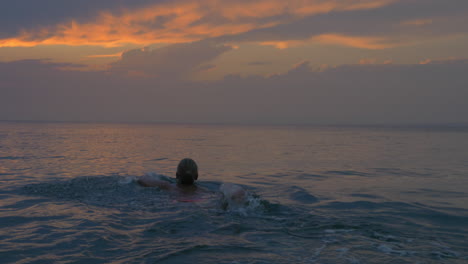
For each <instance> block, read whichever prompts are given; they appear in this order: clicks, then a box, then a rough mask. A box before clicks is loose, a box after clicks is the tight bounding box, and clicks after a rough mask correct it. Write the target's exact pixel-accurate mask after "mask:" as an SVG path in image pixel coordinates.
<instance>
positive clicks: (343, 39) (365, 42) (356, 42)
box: [260, 34, 398, 50]
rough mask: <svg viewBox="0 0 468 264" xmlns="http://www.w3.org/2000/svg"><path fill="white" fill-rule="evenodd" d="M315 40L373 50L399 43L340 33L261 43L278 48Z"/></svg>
mask: <svg viewBox="0 0 468 264" xmlns="http://www.w3.org/2000/svg"><path fill="white" fill-rule="evenodd" d="M313 42H319V43H323V44H334V45H342V46H348V47H354V48H361V49H371V50H377V49H386V48H391V47H395V46H397V45H398V44H395V43H391V42H390V41H389V40H388V39H386V38H381V37H355V36H346V35H340V34H322V35H318V36H315V37H312V38H309V39H305V40H289V41H265V42H261V43H260V45H268V46H274V47H276V48H278V49H286V48H289V47H294V46H300V45H305V44H309V43H313Z"/></svg>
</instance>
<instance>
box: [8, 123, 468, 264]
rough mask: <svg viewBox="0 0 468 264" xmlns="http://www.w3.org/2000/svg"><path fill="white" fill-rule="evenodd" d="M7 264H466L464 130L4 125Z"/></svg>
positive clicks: (467, 146) (467, 150)
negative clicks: (148, 180) (177, 187)
mask: <svg viewBox="0 0 468 264" xmlns="http://www.w3.org/2000/svg"><path fill="white" fill-rule="evenodd" d="M186 157H189V158H192V159H194V160H195V161H196V162H197V164H198V168H199V179H198V181H197V188H199V190H202V191H201V192H195V193H191V194H190V193H189V194H181V193H177V192H171V191H167V190H161V189H159V188H158V187H143V186H140V185H139V184H138V183H137V179H138V177H140V176H143V175H145V174H150V175H157V176H158V177H159V176H161V177H166V178H174V177H175V171H176V167H177V164H178V162H179V161H180V160H181V159H183V158H186ZM233 186H234V187H235V188H243V189H244V190H245V191H246V195H245V197H244V198H243V199H242V200H240V201H239V200H232V199H229V196H228V194H227V193H226V192H229V188H231V187H233ZM197 190H198V189H197ZM0 262H1V263H87V264H90V263H226V264H227V263H232V264H237V263H330V264H339V263H353V264H356V263H421V264H422V263H460V264H462V263H465V264H466V263H468V127H467V126H455V125H452V126H450V125H447V126H378V125H375V126H330V125H327V126H252V125H250V126H248V125H242V126H241V125H190V124H189V125H182V124H177V125H174V124H134V123H130V124H120V123H66V122H63V123H61V122H55V123H54V122H49V123H47V122H6V121H4V122H0Z"/></svg>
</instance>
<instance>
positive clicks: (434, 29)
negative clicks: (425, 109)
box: [219, 0, 468, 41]
mask: <svg viewBox="0 0 468 264" xmlns="http://www.w3.org/2000/svg"><path fill="white" fill-rule="evenodd" d="M423 19H432V20H433V23H430V24H428V25H426V26H425V27H417V26H414V27H404V26H402V25H401V23H402V22H405V21H416V20H423ZM466 24H468V1H464V0H447V1H439V0H412V1H399V2H395V3H394V4H391V5H386V6H382V7H380V8H376V9H364V10H354V11H345V12H343V11H336V12H330V13H326V14H318V15H312V16H307V17H304V18H302V19H299V20H294V21H292V22H289V23H282V24H279V25H276V26H273V27H269V28H263V29H256V30H252V31H249V32H245V33H242V34H238V35H234V36H222V37H220V38H219V39H220V40H222V41H282V40H305V39H308V38H310V37H313V36H317V35H321V34H328V33H333V34H344V35H353V36H364V37H390V38H391V37H421V36H427V37H438V36H445V35H453V34H459V33H464V34H466V33H468V31H467V29H466V26H465V25H466Z"/></svg>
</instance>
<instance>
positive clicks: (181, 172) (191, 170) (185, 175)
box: [176, 158, 198, 185]
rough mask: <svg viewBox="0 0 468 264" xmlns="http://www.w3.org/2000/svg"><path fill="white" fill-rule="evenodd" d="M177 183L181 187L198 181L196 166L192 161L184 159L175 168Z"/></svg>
mask: <svg viewBox="0 0 468 264" xmlns="http://www.w3.org/2000/svg"><path fill="white" fill-rule="evenodd" d="M176 176H177V181H178V183H180V184H183V185H192V184H193V182H194V181H196V180H197V179H198V166H197V163H195V161H194V160H193V159H189V158H185V159H183V160H181V161H180V162H179V165H178V166H177V173H176Z"/></svg>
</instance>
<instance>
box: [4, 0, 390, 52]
mask: <svg viewBox="0 0 468 264" xmlns="http://www.w3.org/2000/svg"><path fill="white" fill-rule="evenodd" d="M49 1H51V0H49ZM394 1H396V0H353V1H348V0H334V1H321V0H305V1H304V0H291V1H282V0H256V1H227V0H202V1H195V0H184V1H177V2H171V1H146V2H145V1H143V2H145V3H147V5H145V6H143V7H142V6H140V4H141V3H142V1H138V3H139V5H136V6H132V8H123V7H121V8H120V9H116V8H102V9H101V10H99V8H98V7H101V6H100V5H98V6H97V5H96V4H95V5H91V7H92V8H93V7H97V8H96V9H93V11H94V12H93V14H94V16H93V17H85V18H83V17H82V15H83V14H81V13H80V14H75V13H73V12H71V11H69V8H68V7H67V8H66V7H63V5H64V4H61V5H59V7H56V8H54V9H53V10H55V9H57V10H60V7H62V8H63V10H64V11H68V12H66V13H67V15H66V16H60V15H59V16H56V17H58V18H61V19H63V21H60V22H57V21H55V23H54V21H52V22H50V21H45V22H44V23H45V24H43V27H36V26H34V27H33V29H28V27H25V28H24V30H18V29H16V30H13V31H14V32H13V34H8V35H9V37H4V38H3V39H1V40H0V47H2V46H3V47H11V46H26V47H27V46H35V45H58V44H64V45H101V46H108V47H113V46H118V45H122V44H124V43H133V44H142V45H148V44H152V43H181V42H192V41H197V40H202V39H207V38H215V37H221V36H227V35H236V34H241V33H245V32H249V31H252V30H255V29H261V28H269V27H272V26H275V25H279V24H283V23H289V22H291V21H295V20H297V19H301V18H303V17H307V16H314V15H317V14H324V13H330V12H345V11H354V10H366V9H374V8H378V7H381V6H385V5H388V4H390V3H392V2H394ZM86 2H88V1H86ZM106 3H107V4H108V1H106ZM123 3H124V4H128V3H129V2H128V1H124V2H123ZM111 6H113V5H111ZM118 6H119V5H118ZM41 9H42V8H39V10H41ZM98 10H99V11H98ZM31 15H35V16H37V14H31ZM75 17H77V18H75ZM10 31H11V30H10Z"/></svg>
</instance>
